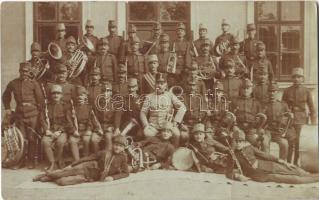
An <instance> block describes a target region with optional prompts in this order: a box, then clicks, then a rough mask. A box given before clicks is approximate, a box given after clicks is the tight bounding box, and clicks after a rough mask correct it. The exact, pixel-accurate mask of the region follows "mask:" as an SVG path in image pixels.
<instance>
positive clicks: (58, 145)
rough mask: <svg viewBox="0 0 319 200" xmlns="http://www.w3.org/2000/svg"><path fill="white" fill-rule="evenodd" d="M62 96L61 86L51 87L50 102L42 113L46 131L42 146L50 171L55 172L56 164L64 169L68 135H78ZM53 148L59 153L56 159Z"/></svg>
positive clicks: (43, 125) (42, 123)
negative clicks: (64, 150)
mask: <svg viewBox="0 0 319 200" xmlns="http://www.w3.org/2000/svg"><path fill="white" fill-rule="evenodd" d="M62 96H63V93H62V87H61V86H60V85H51V87H50V97H51V98H50V101H49V103H48V105H47V106H46V108H45V109H44V111H43V112H42V113H41V125H42V127H43V129H44V130H45V135H44V136H43V138H42V145H43V148H44V152H45V154H46V156H47V158H48V160H49V162H50V166H49V168H48V171H52V170H54V169H55V168H56V164H58V167H59V168H64V161H63V149H64V145H65V143H66V142H67V137H68V135H71V134H76V129H75V127H74V125H73V121H72V114H71V110H70V107H69V106H68V105H67V104H65V103H64V102H63V101H62ZM53 147H55V149H56V151H57V152H56V157H55V156H54V152H53ZM56 161H57V162H58V163H56Z"/></svg>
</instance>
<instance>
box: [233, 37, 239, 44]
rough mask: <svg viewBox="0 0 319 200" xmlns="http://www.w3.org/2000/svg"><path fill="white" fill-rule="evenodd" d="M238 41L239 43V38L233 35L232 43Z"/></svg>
mask: <svg viewBox="0 0 319 200" xmlns="http://www.w3.org/2000/svg"><path fill="white" fill-rule="evenodd" d="M239 43H240V41H239V38H238V37H234V38H233V40H232V45H234V44H239Z"/></svg>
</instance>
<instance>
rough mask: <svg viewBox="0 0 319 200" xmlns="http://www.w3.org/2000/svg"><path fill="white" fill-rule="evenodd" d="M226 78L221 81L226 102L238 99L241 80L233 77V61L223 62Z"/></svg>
mask: <svg viewBox="0 0 319 200" xmlns="http://www.w3.org/2000/svg"><path fill="white" fill-rule="evenodd" d="M224 70H225V74H226V77H225V78H223V79H221V82H222V84H223V88H224V92H225V96H226V98H227V100H228V101H231V100H232V99H233V98H236V97H238V95H239V89H240V86H241V84H242V80H241V79H239V78H238V77H236V76H235V62H234V61H233V60H225V61H224Z"/></svg>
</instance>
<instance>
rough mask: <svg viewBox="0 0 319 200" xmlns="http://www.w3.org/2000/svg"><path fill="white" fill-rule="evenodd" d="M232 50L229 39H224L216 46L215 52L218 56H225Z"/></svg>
mask: <svg viewBox="0 0 319 200" xmlns="http://www.w3.org/2000/svg"><path fill="white" fill-rule="evenodd" d="M229 51H230V42H229V41H228V40H226V41H222V42H220V43H219V44H217V45H216V46H215V52H216V54H217V55H218V56H223V55H224V54H226V53H228V52H229Z"/></svg>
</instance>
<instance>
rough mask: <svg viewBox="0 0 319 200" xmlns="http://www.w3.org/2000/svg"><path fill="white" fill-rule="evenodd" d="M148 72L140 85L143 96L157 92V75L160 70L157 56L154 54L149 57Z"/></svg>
mask: <svg viewBox="0 0 319 200" xmlns="http://www.w3.org/2000/svg"><path fill="white" fill-rule="evenodd" d="M147 65H148V70H147V71H148V72H146V73H145V74H144V76H143V79H142V83H141V84H140V86H141V88H140V90H141V94H142V95H143V94H149V93H151V92H154V91H155V75H156V74H157V69H158V66H159V64H158V58H157V55H155V54H152V55H148V56H147Z"/></svg>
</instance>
